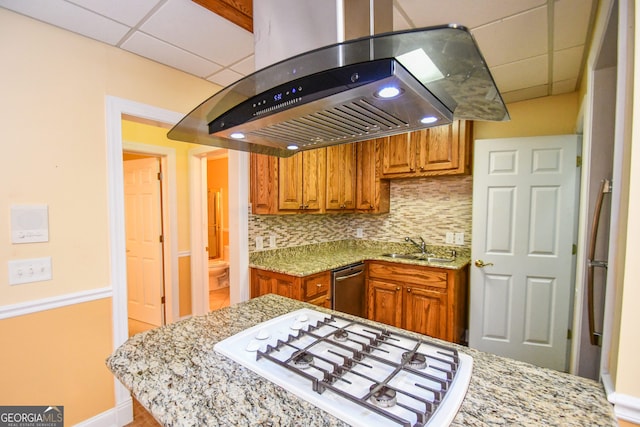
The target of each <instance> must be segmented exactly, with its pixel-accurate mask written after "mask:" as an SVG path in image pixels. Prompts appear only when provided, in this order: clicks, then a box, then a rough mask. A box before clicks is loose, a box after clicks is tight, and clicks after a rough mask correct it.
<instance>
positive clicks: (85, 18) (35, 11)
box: [0, 0, 130, 46]
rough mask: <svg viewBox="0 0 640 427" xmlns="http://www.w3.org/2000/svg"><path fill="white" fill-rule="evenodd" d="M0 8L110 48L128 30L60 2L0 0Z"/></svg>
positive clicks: (86, 11)
mask: <svg viewBox="0 0 640 427" xmlns="http://www.w3.org/2000/svg"><path fill="white" fill-rule="evenodd" d="M0 6H1V7H4V8H7V9H10V10H13V11H14V12H18V13H21V14H23V15H26V16H30V17H33V18H35V19H38V20H40V21H43V22H46V23H49V24H51V25H55V26H57V27H60V28H64V29H66V30H69V31H72V32H74V33H78V34H81V35H83V36H86V37H90V38H92V39H95V40H99V41H101V42H104V43H108V44H110V45H114V46H115V45H116V44H117V43H118V41H119V40H120V39H122V37H124V35H125V34H127V32H128V31H129V29H130V28H129V27H127V26H126V25H122V24H120V23H118V22H115V21H113V20H111V19H108V18H105V17H103V16H100V15H98V14H96V13H93V12H90V11H88V10H86V9H83V8H81V7H78V6H76V5H73V4H71V3H68V2H66V1H62V0H30V1H24V0H0Z"/></svg>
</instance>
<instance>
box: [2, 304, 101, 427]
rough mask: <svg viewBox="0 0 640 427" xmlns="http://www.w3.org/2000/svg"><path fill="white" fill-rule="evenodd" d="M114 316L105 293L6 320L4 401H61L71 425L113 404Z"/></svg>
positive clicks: (37, 402) (3, 325)
mask: <svg viewBox="0 0 640 427" xmlns="http://www.w3.org/2000/svg"><path fill="white" fill-rule="evenodd" d="M111 318H112V316H111V299H109V298H105V299H100V300H97V301H92V302H89V303H85V304H75V305H71V306H67V307H62V308H58V309H54V310H47V311H41V312H39V313H35V314H31V315H28V316H20V317H14V318H10V319H5V320H2V321H1V322H0V342H2V343H3V345H2V356H0V360H1V361H2V362H1V363H0V378H2V386H1V387H0V405H61V406H64V417H65V425H72V424H76V423H78V422H80V421H83V420H85V419H87V418H91V417H93V416H95V415H96V414H99V413H102V412H104V411H107V410H108V409H110V408H112V407H113V405H114V394H113V375H111V372H110V371H109V370H108V369H107V367H106V366H105V364H104V360H105V359H106V357H107V356H108V355H109V354H110V353H111V352H112V351H113V346H112V342H113V341H112V339H111V337H112V332H111V324H112V320H111ZM85 319H86V321H85Z"/></svg>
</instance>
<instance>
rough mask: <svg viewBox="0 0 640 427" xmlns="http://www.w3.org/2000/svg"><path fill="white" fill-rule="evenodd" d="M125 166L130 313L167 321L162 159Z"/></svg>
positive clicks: (152, 321)
mask: <svg viewBox="0 0 640 427" xmlns="http://www.w3.org/2000/svg"><path fill="white" fill-rule="evenodd" d="M123 169H124V198H125V235H126V247H127V297H128V298H127V301H128V304H127V307H128V313H129V317H130V318H132V319H135V320H138V321H140V322H145V323H148V324H151V325H155V326H161V325H162V324H164V274H163V257H162V249H163V248H162V199H161V186H160V185H161V181H160V160H159V159H158V158H156V157H148V158H144V159H138V160H127V161H125V162H124V164H123Z"/></svg>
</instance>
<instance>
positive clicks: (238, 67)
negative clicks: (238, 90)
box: [229, 55, 256, 76]
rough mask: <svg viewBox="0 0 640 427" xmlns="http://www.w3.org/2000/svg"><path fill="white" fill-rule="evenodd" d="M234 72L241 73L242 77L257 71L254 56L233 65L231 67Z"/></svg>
mask: <svg viewBox="0 0 640 427" xmlns="http://www.w3.org/2000/svg"><path fill="white" fill-rule="evenodd" d="M229 68H231V69H232V70H233V71H235V72H236V73H240V74H242V75H245V76H248V75H249V74H251V73H253V72H254V71H256V61H255V58H254V56H253V55H251V56H249V57H248V58H245V59H243V60H242V61H240V62H238V63H236V64H233V65H232V66H231V67H229Z"/></svg>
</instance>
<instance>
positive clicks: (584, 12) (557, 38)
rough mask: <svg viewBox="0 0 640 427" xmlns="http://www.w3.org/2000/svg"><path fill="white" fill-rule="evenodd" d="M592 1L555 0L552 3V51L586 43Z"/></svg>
mask: <svg viewBox="0 0 640 427" xmlns="http://www.w3.org/2000/svg"><path fill="white" fill-rule="evenodd" d="M591 7H592V0H556V1H555V3H554V19H553V21H554V23H553V25H554V27H553V50H560V49H566V48H569V47H573V46H578V45H583V44H585V43H586V42H587V32H588V27H589V16H590V14H591Z"/></svg>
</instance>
